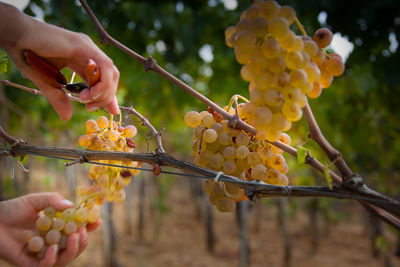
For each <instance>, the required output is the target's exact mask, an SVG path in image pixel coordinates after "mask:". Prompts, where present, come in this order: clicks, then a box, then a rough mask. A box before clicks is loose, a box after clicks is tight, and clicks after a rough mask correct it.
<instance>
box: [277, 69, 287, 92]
mask: <svg viewBox="0 0 400 267" xmlns="http://www.w3.org/2000/svg"><path fill="white" fill-rule="evenodd" d="M289 83H290V76H289V73H287V72H286V71H284V72H280V73H277V74H275V76H274V84H275V87H276V89H277V90H282V89H283V88H285V87H286V86H288V85H289Z"/></svg>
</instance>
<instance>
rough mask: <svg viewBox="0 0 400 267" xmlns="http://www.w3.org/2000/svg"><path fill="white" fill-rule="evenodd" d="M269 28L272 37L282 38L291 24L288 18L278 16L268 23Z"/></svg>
mask: <svg viewBox="0 0 400 267" xmlns="http://www.w3.org/2000/svg"><path fill="white" fill-rule="evenodd" d="M268 30H269V32H270V34H271V36H272V37H275V38H282V37H284V36H285V35H286V34H287V33H288V32H289V24H288V22H287V20H286V19H284V18H281V17H278V18H275V19H274V20H273V21H271V22H270V23H269V24H268Z"/></svg>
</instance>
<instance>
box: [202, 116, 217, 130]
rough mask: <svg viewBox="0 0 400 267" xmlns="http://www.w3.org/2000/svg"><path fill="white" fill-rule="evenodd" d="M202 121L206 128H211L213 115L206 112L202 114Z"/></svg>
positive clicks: (213, 121)
mask: <svg viewBox="0 0 400 267" xmlns="http://www.w3.org/2000/svg"><path fill="white" fill-rule="evenodd" d="M202 122H203V124H204V126H206V127H207V128H211V126H213V124H214V123H215V122H216V121H215V119H214V116H213V115H212V114H211V113H207V114H205V115H204V117H203V119H202Z"/></svg>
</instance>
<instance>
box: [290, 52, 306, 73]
mask: <svg viewBox="0 0 400 267" xmlns="http://www.w3.org/2000/svg"><path fill="white" fill-rule="evenodd" d="M285 60H286V65H287V67H288V68H289V69H291V70H295V69H297V68H301V67H302V66H303V63H304V58H303V55H302V53H301V52H299V51H293V52H288V53H287V54H286V55H285Z"/></svg>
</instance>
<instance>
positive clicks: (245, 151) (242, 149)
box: [236, 145, 250, 159]
mask: <svg viewBox="0 0 400 267" xmlns="http://www.w3.org/2000/svg"><path fill="white" fill-rule="evenodd" d="M249 153H250V151H249V148H248V147H247V146H244V145H242V146H239V147H238V148H237V149H236V157H237V158H238V159H245V158H247V156H248V155H249Z"/></svg>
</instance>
